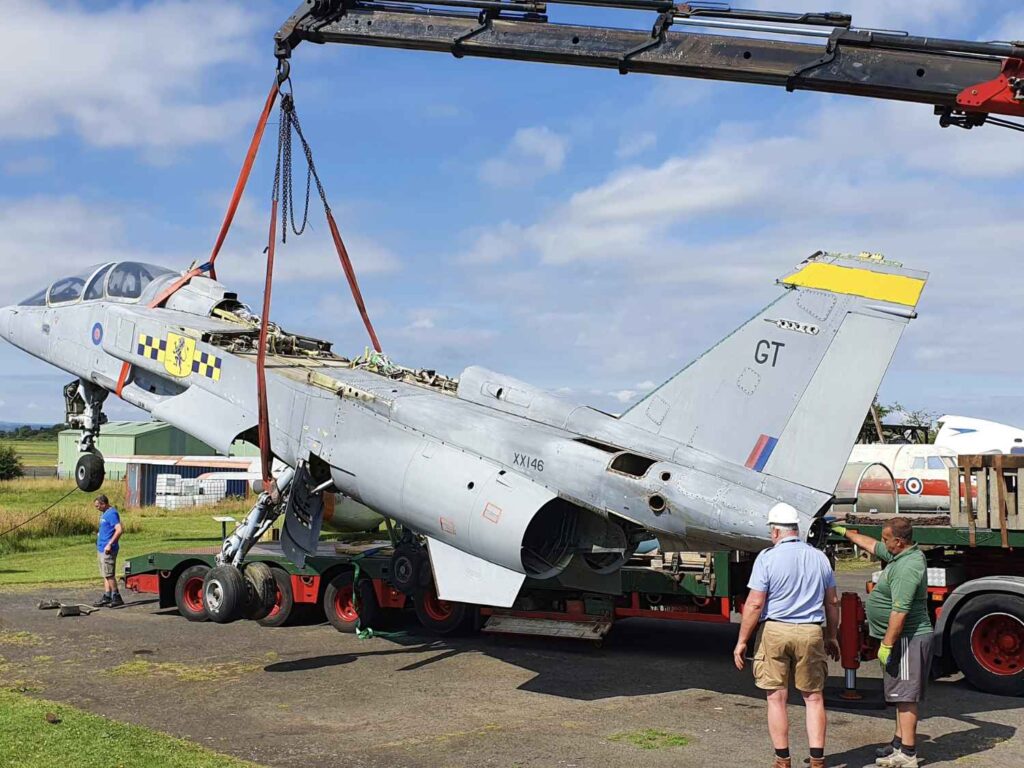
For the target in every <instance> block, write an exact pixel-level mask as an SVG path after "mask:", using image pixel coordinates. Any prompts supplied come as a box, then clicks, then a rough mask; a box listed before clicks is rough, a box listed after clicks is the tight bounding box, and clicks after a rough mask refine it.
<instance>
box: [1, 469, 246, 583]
mask: <svg viewBox="0 0 1024 768" xmlns="http://www.w3.org/2000/svg"><path fill="white" fill-rule="evenodd" d="M73 487H74V481H72V480H49V479H47V480H35V479H29V478H22V479H20V480H14V481H11V482H7V483H0V532H2V531H4V530H7V529H8V528H10V527H11V526H12V525H15V524H17V523H19V522H22V521H24V520H26V519H27V518H28V517H30V516H31V515H33V514H35V513H36V512H39V511H40V510H42V509H43V508H45V507H46V506H48V505H49V504H51V503H53V502H54V501H56V500H57V499H59V498H60V497H61V496H62V495H64V494H65V493H67V492H68V491H69V490H71V489H72V488H73ZM103 492H104V493H106V494H107V495H108V496H109V497H110V501H111V503H112V504H114V506H117V507H118V508H119V509H121V520H122V522H123V523H124V526H125V533H124V536H123V538H122V539H121V550H120V553H119V556H118V561H119V562H118V567H119V568H120V564H121V563H123V562H124V560H125V558H128V557H134V556H135V555H141V554H145V553H147V552H153V551H158V550H168V549H181V548H183V547H206V546H217V545H219V544H220V524H219V523H215V522H214V521H213V520H212V519H211V517H212V516H213V515H233V516H234V517H236V518H239V519H240V517H241V516H243V515H245V513H246V512H247V511H248V509H249V503H247V502H246V501H244V500H233V501H225V502H223V503H221V504H217V505H214V506H210V507H203V508H199V509H188V510H179V511H173V512H171V511H168V510H163V509H159V508H156V507H147V508H144V509H136V510H125V509H124V508H123V502H124V483H120V482H108V483H106V484H105V485H104V487H103ZM92 499H93V494H86V493H81V492H79V491H75V492H74V493H73V494H72V495H71V496H69V497H68V498H67V499H65V500H64V501H63V502H61V503H60V504H59V505H57V506H56V507H54V509H53V510H52V511H51V512H49V513H47V514H46V515H43V516H42V517H41V518H39V519H38V520H36V521H33V523H30V524H29V525H28V526H26V528H27V529H28V533H27V534H26V535H20V536H19V535H18V532H16V534H12V535H9V536H5V537H3V538H0V587H3V586H9V585H16V584H38V583H41V582H46V583H67V582H85V581H89V582H92V581H97V580H98V578H99V577H98V569H97V565H96V521H97V519H98V515H97V514H96V511H95V509H93V506H92ZM61 520H64V521H68V520H78V521H84V523H85V526H87V527H85V528H84V529H83V528H76V529H74V530H71V531H69V530H68V529H67V528H66V527H62V526H63V525H64V524H63V523H61V522H60V521H61Z"/></svg>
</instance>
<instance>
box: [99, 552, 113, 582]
mask: <svg viewBox="0 0 1024 768" xmlns="http://www.w3.org/2000/svg"><path fill="white" fill-rule="evenodd" d="M96 554H98V555H99V559H100V576H102V577H103V578H104V579H112V578H114V570H115V569H116V567H117V555H105V554H103V553H102V552H97V553H96Z"/></svg>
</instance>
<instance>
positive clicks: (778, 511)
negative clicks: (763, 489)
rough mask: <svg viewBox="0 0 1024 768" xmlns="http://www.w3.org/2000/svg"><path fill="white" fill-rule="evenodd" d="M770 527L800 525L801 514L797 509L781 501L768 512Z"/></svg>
mask: <svg viewBox="0 0 1024 768" xmlns="http://www.w3.org/2000/svg"><path fill="white" fill-rule="evenodd" d="M768 524H769V525H800V513H799V512H797V511H796V507H794V506H793V505H792V504H787V503H786V502H784V501H780V502H779V503H778V504H776V505H775V506H774V507H772V508H771V511H769V512H768Z"/></svg>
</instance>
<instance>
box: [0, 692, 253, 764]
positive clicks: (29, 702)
mask: <svg viewBox="0 0 1024 768" xmlns="http://www.w3.org/2000/svg"><path fill="white" fill-rule="evenodd" d="M51 720H52V721H59V722H54V723H51V722H49V721H51ZM0 745H3V746H2V748H0V768H66V767H67V766H69V765H74V766H76V768H135V766H140V767H141V766H147V767H148V766H160V768H251V767H252V766H254V765H255V763H250V762H246V761H243V760H238V759H235V758H233V757H228V756H227V755H220V754H217V753H216V752H211V751H210V750H208V749H204V748H203V747H200V746H199V745H197V744H192V743H191V742H188V741H185V740H183V739H176V738H174V737H172V736H167V735H165V734H163V733H159V732H157V731H153V730H150V729H148V728H142V727H141V726H137V725H126V724H124V723H118V722H116V721H114V720H109V719H107V718H105V717H99V716H98V715H91V714H89V713H87V712H83V711H81V710H79V709H75V708H74V707H70V706H67V705H66V704H58V703H56V702H52V701H45V700H42V699H35V698H32V697H29V696H25V695H23V694H19V693H12V692H10V691H0Z"/></svg>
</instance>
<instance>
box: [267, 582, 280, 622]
mask: <svg viewBox="0 0 1024 768" xmlns="http://www.w3.org/2000/svg"><path fill="white" fill-rule="evenodd" d="M280 612H281V588H280V587H278V586H275V587H274V607H273V608H271V609H270V613H268V614H267V618H268V619H269V618H270V617H271V616H277V614H279V613H280Z"/></svg>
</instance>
